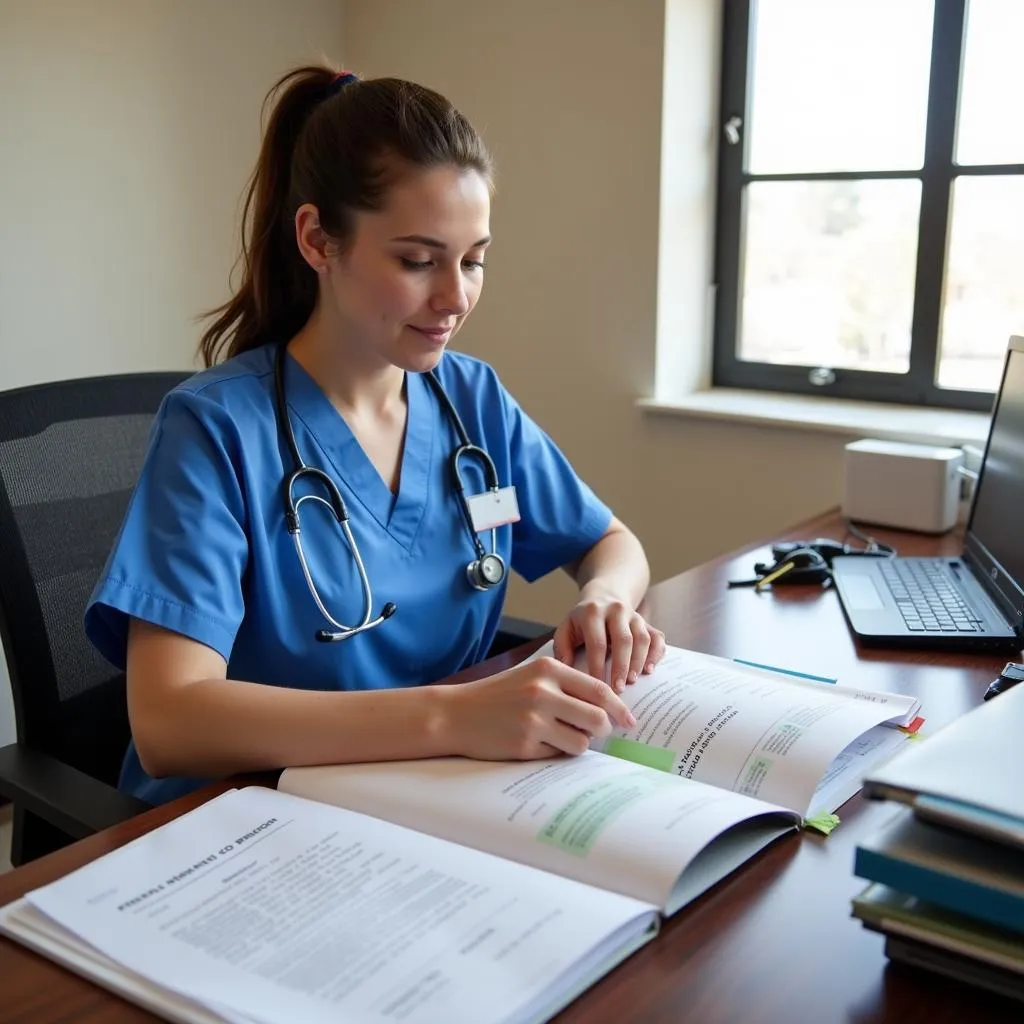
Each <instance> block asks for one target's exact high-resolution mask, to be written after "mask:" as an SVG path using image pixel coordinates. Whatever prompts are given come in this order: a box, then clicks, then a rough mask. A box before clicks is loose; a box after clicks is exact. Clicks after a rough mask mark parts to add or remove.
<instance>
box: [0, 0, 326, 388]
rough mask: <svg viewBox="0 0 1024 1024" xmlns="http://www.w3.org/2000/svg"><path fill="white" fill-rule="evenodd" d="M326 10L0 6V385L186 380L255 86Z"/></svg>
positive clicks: (227, 240) (234, 191)
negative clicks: (92, 377) (179, 371)
mask: <svg viewBox="0 0 1024 1024" xmlns="http://www.w3.org/2000/svg"><path fill="white" fill-rule="evenodd" d="M341 21H342V5H341V0H289V3H288V4H287V5H286V4H283V3H279V2H278V0H0V96H2V97H3V100H2V102H0V152H2V160H0V231H2V234H3V244H2V245H0V387H3V388H7V387H15V386H18V385H22V384H31V383H36V382H39V381H43V380H49V379H53V378H55V377H75V376H82V375H86V374H91V373H97V374H102V373H112V372H115V371H122V372H123V371H131V370H144V369H167V368H177V367H187V366H189V365H191V363H192V358H193V353H194V351H195V345H196V340H197V326H196V324H195V323H194V321H193V320H192V319H191V318H192V317H193V316H194V315H195V314H197V313H199V312H200V311H202V310H203V309H205V308H208V307H209V306H211V305H212V304H215V303H217V302H220V301H223V299H224V298H225V297H226V295H227V287H228V271H229V270H230V267H231V262H232V260H233V258H234V251H235V241H234V231H235V221H236V210H237V201H238V197H239V194H240V192H241V190H242V187H243V186H244V184H245V180H246V177H247V176H248V174H249V172H250V171H251V169H252V164H253V161H254V159H255V154H256V147H257V144H258V140H259V105H260V101H261V99H262V97H263V94H264V93H265V92H266V89H267V87H268V86H269V85H270V83H271V82H272V81H273V80H274V78H275V77H276V76H278V75H280V74H281V73H282V72H283V71H284V70H286V69H287V68H288V67H289V66H290V65H292V64H293V63H295V62H296V61H302V60H309V59H311V58H313V59H315V58H316V57H317V56H318V54H319V53H320V52H321V51H323V50H326V51H328V52H330V51H337V50H338V48H339V46H340V42H341Z"/></svg>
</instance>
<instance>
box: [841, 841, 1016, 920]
mask: <svg viewBox="0 0 1024 1024" xmlns="http://www.w3.org/2000/svg"><path fill="white" fill-rule="evenodd" d="M853 871H854V874H855V875H857V876H858V877H859V878H866V879H867V880H868V881H870V882H880V883H881V884H882V885H888V886H890V887H891V888H893V889H896V890H898V891H899V892H904V893H907V894H908V895H910V896H916V897H917V898H918V899H922V900H925V901H926V902H928V903H934V904H935V905H936V906H940V907H946V908H947V909H949V910H956V911H959V912H960V913H961V914H966V915H967V916H968V917H972V918H975V919H976V920H981V921H988V922H989V923H990V924H996V925H1001V926H1002V927H1003V928H1011V929H1013V931H1016V932H1024V898H1022V897H1021V896H1019V895H1017V894H1016V893H1012V892H1007V891H1006V890H1005V889H996V888H993V887H991V886H986V885H980V884H979V883H977V882H971V881H969V880H967V879H965V878H957V877H955V876H953V875H947V874H944V873H943V872H941V871H936V870H934V869H933V868H926V867H924V866H922V865H920V864H911V863H909V862H907V861H903V860H897V859H895V858H893V857H889V856H887V855H886V854H884V853H880V852H878V851H877V850H870V849H866V848H864V847H861V846H858V847H857V852H856V855H855V857H854V864H853Z"/></svg>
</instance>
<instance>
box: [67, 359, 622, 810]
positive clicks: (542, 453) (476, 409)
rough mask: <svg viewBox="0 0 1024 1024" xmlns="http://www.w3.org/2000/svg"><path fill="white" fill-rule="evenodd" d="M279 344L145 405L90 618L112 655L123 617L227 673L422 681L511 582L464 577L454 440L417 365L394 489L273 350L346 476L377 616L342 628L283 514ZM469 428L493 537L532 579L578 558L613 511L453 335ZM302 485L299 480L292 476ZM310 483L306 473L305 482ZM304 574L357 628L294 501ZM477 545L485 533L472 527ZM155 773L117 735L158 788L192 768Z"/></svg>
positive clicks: (470, 474)
mask: <svg viewBox="0 0 1024 1024" xmlns="http://www.w3.org/2000/svg"><path fill="white" fill-rule="evenodd" d="M274 356H275V346H274V345H265V346H263V347H261V348H258V349H255V350H253V351H250V352H246V353H243V354H242V355H240V356H237V357H236V358H234V359H231V360H228V361H227V362H225V363H222V364H220V365H219V366H216V367H213V368H211V369H209V370H205V371H203V372H202V373H199V374H197V375H196V376H194V377H192V378H191V379H190V380H188V381H186V382H185V383H184V384H182V385H180V386H179V387H177V388H176V389H175V390H174V391H172V392H171V393H170V394H169V395H168V396H167V397H166V399H165V400H164V402H163V404H162V406H161V408H160V410H159V412H158V413H157V416H156V419H155V422H154V425H153V430H152V435H151V439H150V448H149V452H148V454H147V456H146V461H145V464H144V466H143V469H142V473H141V475H140V479H139V482H138V484H137V486H136V488H135V492H134V494H133V496H132V499H131V502H130V504H129V506H128V511H127V513H126V515H125V520H124V523H123V524H122V527H121V531H120V534H119V535H118V538H117V541H116V543H115V545H114V550H113V551H112V553H111V555H110V558H109V560H108V563H107V566H106V569H105V570H104V573H103V575H102V577H101V578H100V580H99V582H98V583H97V585H96V589H95V590H94V592H93V595H92V598H91V599H90V602H89V605H88V608H87V610H86V614H85V629H86V632H87V634H88V636H89V638H90V639H91V640H92V642H93V643H94V644H95V645H96V647H97V648H98V649H99V651H100V652H101V653H102V654H103V655H104V656H105V657H106V658H107V659H108V660H109V661H110V662H112V663H113V664H114V665H116V666H117V667H118V668H121V669H124V666H125V654H126V644H127V634H128V623H129V618H130V617H132V616H134V617H135V618H138V619H143V620H145V621H147V622H152V623H155V624H156V625H159V626H163V627H164V628H166V629H169V630H173V631H174V632H176V633H181V634H184V635H185V636H188V637H191V638H192V639H194V640H198V641H199V642H200V643H203V644H206V645H207V646H209V647H212V648H213V649H214V650H216V651H218V652H219V653H220V654H221V655H223V657H224V658H225V659H226V660H227V662H228V678H230V679H241V680H247V681H251V682H259V683H268V684H272V685H275V686H293V687H302V688H305V689H315V690H371V689H385V688H390V687H400V686H418V685H422V684H424V683H431V682H434V681H436V680H439V679H443V678H444V677H446V676H449V675H451V674H452V673H454V672H457V671H458V670H459V669H462V668H464V667H466V666H467V665H471V664H473V663H474V662H477V661H479V660H481V659H482V658H484V657H485V656H486V654H487V651H488V650H489V649H490V645H491V642H492V640H493V639H494V635H495V632H496V630H497V627H498V620H499V617H500V615H501V609H502V604H503V602H504V598H505V590H506V585H505V584H502V585H501V586H500V587H495V588H494V589H493V590H490V591H486V592H480V591H477V590H474V589H473V588H472V587H471V586H470V584H469V582H468V580H467V578H466V566H467V565H468V564H469V563H470V562H471V561H472V560H473V559H474V558H475V557H476V555H475V552H474V548H473V544H472V542H471V540H470V537H469V533H468V531H467V528H466V525H465V520H464V519H463V517H462V513H461V511H460V508H459V505H458V502H457V500H456V497H455V493H454V491H453V488H452V484H451V477H450V470H449V464H448V459H449V456H450V454H451V452H452V451H453V449H454V448H455V447H456V445H457V443H458V441H457V437H456V434H455V431H454V429H453V427H452V425H451V423H450V421H449V420H448V418H447V417H446V415H445V413H444V410H443V409H442V408H441V405H440V403H439V401H438V399H437V397H436V396H435V395H434V393H433V392H432V390H431V389H430V386H429V384H428V383H427V381H426V380H425V378H424V377H422V376H421V375H419V374H412V373H410V374H408V375H407V379H406V392H407V400H408V422H407V427H406V438H405V449H404V453H403V455H402V470H401V480H400V486H399V491H398V494H397V495H393V494H392V493H391V491H390V489H389V488H388V486H387V484H385V482H384V481H383V480H382V479H381V477H380V475H379V474H378V473H377V470H376V469H375V468H374V466H373V464H372V463H371V462H370V460H369V459H368V458H367V456H366V454H365V453H364V451H363V449H362V447H361V446H360V444H359V442H358V441H357V440H356V438H355V436H354V435H353V434H352V432H351V431H350V430H349V428H348V426H347V425H346V423H345V421H344V419H343V418H342V416H341V415H340V414H339V413H338V412H337V410H336V409H335V408H334V407H333V406H332V405H331V403H330V401H329V400H328V398H327V397H326V396H325V395H324V393H323V392H322V391H321V390H320V388H319V386H318V385H317V384H316V382H315V381H314V380H313V379H312V378H311V377H310V376H309V375H308V374H307V373H306V371H305V370H304V369H303V368H302V367H301V366H300V365H299V364H298V363H297V362H296V361H295V360H294V359H292V357H291V356H290V355H289V356H287V368H286V384H287V400H288V407H289V412H290V415H291V422H292V427H293V430H294V432H295V438H296V442H297V444H298V448H299V451H300V453H301V455H302V458H303V460H304V461H305V463H306V464H307V465H310V466H316V467H318V468H320V469H322V470H324V471H325V472H326V473H328V474H329V475H330V477H331V478H332V479H333V480H334V481H335V483H336V484H337V485H338V487H339V488H340V490H341V493H342V496H343V498H344V499H345V503H346V505H347V506H348V512H349V516H350V520H349V525H350V526H351V529H352V532H353V534H354V536H355V540H356V543H357V544H358V546H359V550H360V553H361V555H362V558H363V562H364V564H365V566H366V571H367V575H368V577H369V580H370V586H371V587H372V589H373V616H374V617H376V616H377V615H378V614H379V613H380V610H381V608H382V607H383V606H384V604H385V603H386V602H388V601H393V602H394V603H395V604H396V605H397V606H398V611H397V612H396V614H395V615H393V616H392V617H391V618H390V619H388V620H387V621H386V622H384V623H383V624H382V625H380V626H378V627H376V628H374V629H372V630H368V631H367V632H365V633H361V634H359V635H357V636H354V637H351V638H350V639H348V640H344V641H342V642H338V643H326V644H325V643H321V642H318V641H317V640H316V639H315V638H314V635H315V633H316V631H317V630H319V629H324V628H330V627H329V624H328V623H327V622H326V621H325V620H324V619H323V617H322V616H321V615H320V613H319V611H318V610H317V608H316V605H315V603H314V601H313V598H312V595H311V594H310V593H309V589H308V587H307V586H306V582H305V579H304V578H303V575H302V569H301V565H300V563H299V559H298V556H297V554H296V552H295V548H294V544H293V541H292V538H291V536H290V535H289V533H288V532H287V530H286V528H285V520H284V506H283V500H282V492H283V487H282V481H283V480H284V478H285V477H286V475H287V474H288V473H290V472H291V471H292V469H293V462H292V457H291V453H290V451H289V449H288V447H287V444H286V442H285V440H284V438H283V437H282V436H281V434H280V432H279V430H278V426H277V420H276V416H275V407H274ZM435 373H436V375H437V377H438V379H439V380H440V382H441V384H442V386H443V387H444V389H445V391H446V392H447V393H448V395H449V397H450V398H451V400H452V403H453V404H454V406H455V408H456V410H457V411H458V413H459V415H460V416H461V417H462V420H463V422H464V424H465V427H466V430H467V432H468V434H469V437H470V440H471V441H472V442H473V443H475V444H477V445H480V446H482V447H483V448H485V449H486V450H487V452H488V453H489V454H490V456H491V458H492V459H493V460H494V463H495V467H496V468H497V471H498V479H499V482H500V483H501V485H502V486H506V485H507V484H509V483H511V484H514V485H515V488H516V493H517V498H518V501H519V510H520V514H521V519H520V521H519V522H518V523H515V524H514V525H512V526H504V527H500V528H499V529H498V531H497V541H498V552H499V553H500V554H501V556H502V558H504V560H505V563H506V565H510V566H511V567H512V568H513V569H514V570H515V571H516V572H518V573H519V574H520V575H521V576H523V577H525V578H526V579H527V580H530V581H532V580H535V579H538V578H539V577H541V576H544V575H545V574H546V573H548V572H550V571H551V570H552V569H555V568H557V567H559V566H562V565H565V564H566V563H568V562H571V561H573V560H574V559H576V558H578V557H579V556H580V555H582V554H583V553H584V552H586V551H587V550H588V549H589V548H590V547H592V546H593V545H594V544H595V543H596V541H597V540H598V539H599V538H600V537H601V536H602V534H603V533H604V532H605V530H606V529H607V528H608V525H609V522H610V520H611V512H610V511H609V509H608V508H607V507H606V506H605V505H604V504H603V503H602V502H601V501H599V500H598V498H597V497H596V496H595V495H594V493H593V492H592V491H591V490H590V488H589V487H587V485H586V484H585V483H583V481H581V480H580V479H579V477H578V476H577V475H576V473H575V472H574V471H573V469H572V467H571V466H570V465H569V462H568V461H567V460H566V458H565V456H564V455H563V454H562V453H561V452H560V451H559V450H558V448H557V447H556V445H555V444H554V442H553V441H552V440H551V439H550V438H549V437H548V436H547V435H546V434H545V433H544V432H543V431H542V430H541V429H540V428H539V427H538V426H537V425H536V424H535V423H534V422H533V421H532V420H531V419H530V418H529V417H528V416H527V415H526V413H524V412H523V410H522V409H521V408H520V406H519V405H518V404H517V403H516V401H515V400H514V399H513V398H512V396H511V395H509V393H508V392H507V391H506V390H505V389H504V387H502V385H501V383H500V381H499V380H498V377H497V375H496V374H495V372H494V371H493V370H492V369H491V368H490V367H489V366H487V365H486V364H485V363H482V362H480V361H479V360H477V359H473V358H471V357H469V356H466V355H461V354H458V353H454V352H448V353H446V354H445V355H444V357H443V358H442V360H441V362H440V364H439V365H438V367H437V369H436V371H435ZM460 466H461V468H462V472H463V479H464V481H465V484H466V493H467V494H473V493H476V492H478V491H482V490H484V489H485V482H484V477H483V473H482V472H481V470H480V468H479V464H478V463H477V461H476V460H474V459H473V458H464V459H462V460H461V462H460ZM309 490H311V488H310V487H309V486H305V485H303V486H300V488H299V491H298V493H305V492H307V491H309ZM312 490H313V492H314V493H317V492H316V489H315V486H314V487H313V488H312ZM301 524H302V542H303V549H304V551H305V554H306V559H307V562H308V564H309V568H310V573H311V575H312V576H313V580H314V582H315V584H316V586H317V589H318V591H319V593H320V596H321V599H322V600H323V602H324V604H325V606H326V607H327V609H328V611H330V612H331V614H332V615H333V617H334V618H335V619H337V620H338V621H340V622H343V623H346V624H348V625H355V624H358V623H360V622H361V621H362V618H363V600H364V599H363V588H362V585H361V583H360V580H359V576H358V572H357V569H356V565H355V562H354V559H353V558H352V554H351V552H350V551H349V548H348V545H347V543H346V541H345V538H344V535H343V534H342V532H341V530H340V528H339V527H338V524H337V523H336V522H335V521H334V519H333V518H332V517H331V515H330V512H329V511H328V510H327V509H326V508H324V507H323V506H322V505H320V504H319V503H316V502H305V503H304V504H303V506H302V510H301ZM481 540H482V541H483V543H484V547H485V548H486V549H487V550H489V549H490V533H489V532H487V533H484V534H481ZM203 781H204V780H202V779H192V778H171V779H159V780H157V779H153V778H151V777H150V776H149V775H147V774H146V773H145V772H144V771H143V769H142V766H141V764H140V762H139V758H138V755H137V753H136V751H135V745H134V743H132V745H131V746H130V747H129V749H128V752H127V754H126V757H125V762H124V767H123V769H122V773H121V783H120V785H121V788H122V789H124V790H126V791H128V792H131V793H134V794H136V795H137V796H139V797H141V798H142V799H145V800H149V801H151V802H154V803H159V802H163V801H166V800H169V799H172V798H174V797H176V796H180V795H181V794H183V793H186V792H188V791H189V790H191V789H194V788H196V787H197V786H199V785H201V784H202V782H203Z"/></svg>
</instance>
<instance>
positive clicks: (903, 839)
mask: <svg viewBox="0 0 1024 1024" xmlns="http://www.w3.org/2000/svg"><path fill="white" fill-rule="evenodd" d="M854 873H855V874H856V875H858V876H859V877H861V878H865V879H868V880H869V881H872V882H880V883H881V884H883V885H887V886H890V887H891V888H893V889H897V890H899V891H900V892H903V893H906V894H908V895H911V896H916V897H918V898H919V899H922V900H926V901H927V902H929V903H933V904H935V905H937V906H939V907H945V908H947V909H949V910H954V911H957V912H959V913H961V914H966V915H968V916H970V917H973V918H976V919H979V920H981V921H987V922H989V923H990V924H994V925H998V926H1000V927H1003V928H1009V929H1012V930H1014V931H1017V932H1024V854H1021V853H1020V852H1018V851H1017V850H1014V849H1011V848H1008V847H1006V846H1002V845H999V844H997V843H990V842H987V841H985V840H983V839H978V838H976V837H974V836H970V835H966V834H964V833H960V832H956V831H952V830H950V829H946V828H942V827H939V826H936V825H930V824H926V823H925V822H922V821H919V820H918V819H917V818H915V817H914V815H913V813H912V812H911V811H909V810H901V811H900V812H899V813H898V814H897V815H896V817H895V818H894V819H893V820H892V821H891V822H890V823H889V824H888V825H887V826H886V827H884V828H883V829H881V830H880V831H879V832H877V833H876V834H875V835H873V836H871V837H870V838H868V839H865V840H863V841H862V842H861V843H859V844H858V846H857V852H856V856H855V858H854Z"/></svg>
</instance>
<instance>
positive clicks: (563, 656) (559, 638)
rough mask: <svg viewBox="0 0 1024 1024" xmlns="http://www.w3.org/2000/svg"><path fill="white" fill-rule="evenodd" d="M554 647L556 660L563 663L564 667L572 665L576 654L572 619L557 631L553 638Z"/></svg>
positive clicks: (567, 620)
mask: <svg viewBox="0 0 1024 1024" xmlns="http://www.w3.org/2000/svg"><path fill="white" fill-rule="evenodd" d="M552 645H553V647H554V653H555V660H556V661H560V662H562V664H563V665H571V664H572V660H573V657H574V656H575V654H576V642H575V638H574V637H573V625H572V619H566V620H565V621H564V622H563V623H562V624H561V625H560V626H559V627H558V629H556V630H555V635H554V637H553V638H552Z"/></svg>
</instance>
